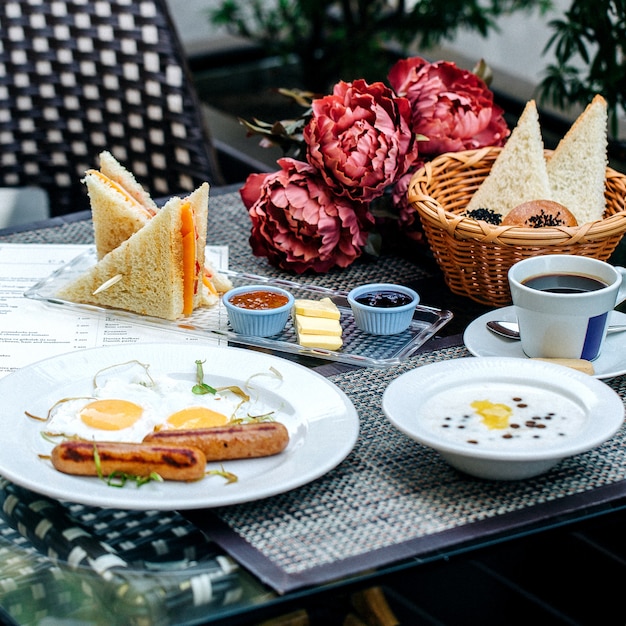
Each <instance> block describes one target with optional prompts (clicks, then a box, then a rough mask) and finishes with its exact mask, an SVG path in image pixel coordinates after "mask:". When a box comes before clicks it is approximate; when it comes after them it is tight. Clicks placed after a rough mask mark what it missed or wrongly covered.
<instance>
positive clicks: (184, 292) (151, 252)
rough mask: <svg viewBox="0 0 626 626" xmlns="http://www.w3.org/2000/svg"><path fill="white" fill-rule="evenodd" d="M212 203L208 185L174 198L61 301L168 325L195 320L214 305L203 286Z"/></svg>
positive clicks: (67, 288)
mask: <svg viewBox="0 0 626 626" xmlns="http://www.w3.org/2000/svg"><path fill="white" fill-rule="evenodd" d="M208 201H209V185H208V183H204V184H203V185H201V186H200V187H198V189H196V190H195V191H194V192H193V193H191V194H190V195H189V196H188V197H187V198H184V199H181V198H179V197H173V198H171V199H170V200H168V202H167V203H166V204H165V205H164V206H163V208H161V209H159V210H158V211H157V212H156V214H155V215H154V216H153V217H151V218H150V219H148V220H147V221H146V222H145V224H144V225H143V226H142V227H141V228H139V230H137V231H136V232H134V233H133V234H132V235H130V237H128V238H127V239H126V240H124V241H123V242H122V243H121V244H120V245H119V246H117V247H116V248H114V249H112V250H111V251H110V252H108V253H107V254H106V255H105V256H104V257H102V258H101V259H100V260H98V261H97V263H96V264H95V265H94V266H93V267H92V268H90V269H89V270H88V271H87V272H85V273H84V274H82V275H81V276H79V277H78V278H76V279H75V280H73V281H71V282H70V283H69V284H68V285H66V286H65V287H63V288H62V289H61V290H60V291H59V292H58V294H57V295H58V297H59V298H63V299H66V300H70V301H72V302H81V303H85V304H93V305H96V306H102V307H113V308H118V309H124V310H126V311H131V312H133V313H138V314H140V315H147V316H152V317H158V318H162V319H167V320H176V319H179V318H181V317H185V316H188V315H191V313H192V312H193V311H194V310H195V309H196V308H197V307H199V306H203V305H206V304H208V303H209V302H210V297H209V294H208V293H207V288H206V285H205V284H204V282H203V277H204V265H205V262H204V261H205V259H204V251H205V246H206V234H207V224H208ZM215 301H216V298H215Z"/></svg>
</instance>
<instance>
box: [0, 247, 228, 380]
mask: <svg viewBox="0 0 626 626" xmlns="http://www.w3.org/2000/svg"><path fill="white" fill-rule="evenodd" d="M88 247H89V246H86V245H72V244H58V245H57V244H11V243H7V244H0V377H3V376H5V375H6V374H9V373H10V372H12V371H14V370H16V369H18V368H20V367H24V366H25V365H29V364H30V363H35V362H36V361H40V360H42V359H46V358H49V357H53V356H56V355H58V354H63V353H65V352H71V351H72V350H83V349H85V348H96V347H100V346H107V345H113V344H118V343H138V342H143V343H146V342H163V343H166V342H175V343H180V342H181V341H184V342H194V341H199V339H198V338H197V337H188V336H186V335H182V334H179V333H171V332H167V331H164V330H159V329H158V328H150V327H147V326H142V325H140V324H135V323H133V322H130V321H128V320H120V319H116V318H115V317H113V316H111V317H109V316H104V315H97V314H90V313H86V312H84V311H78V310H72V311H71V312H68V311H67V310H61V309H55V308H54V307H52V306H46V305H45V304H44V303H43V302H38V301H34V300H30V299H28V298H25V297H24V295H23V294H24V292H25V291H26V290H27V289H28V288H29V287H31V286H32V285H34V284H35V283H36V282H37V281H39V280H41V279H42V278H45V277H46V276H49V275H50V274H51V273H52V272H53V271H54V270H56V269H57V268H59V267H61V266H63V265H65V264H66V263H68V262H69V261H71V260H72V259H73V258H75V257H76V256H78V255H79V254H81V253H82V252H84V251H85V250H86V249H87V248H88ZM207 258H208V259H209V260H210V261H211V263H212V265H213V266H214V267H216V268H218V269H227V267H228V247H227V246H207ZM202 341H203V342H204V343H206V342H207V341H210V342H211V343H213V342H214V343H215V344H218V343H219V340H218V339H215V340H212V339H206V338H204V339H202Z"/></svg>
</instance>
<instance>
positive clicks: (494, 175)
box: [466, 100, 550, 216]
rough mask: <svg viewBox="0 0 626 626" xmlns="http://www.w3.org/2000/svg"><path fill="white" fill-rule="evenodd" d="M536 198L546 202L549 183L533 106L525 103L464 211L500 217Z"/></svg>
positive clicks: (533, 103)
mask: <svg viewBox="0 0 626 626" xmlns="http://www.w3.org/2000/svg"><path fill="white" fill-rule="evenodd" d="M540 198H543V199H545V198H550V183H549V180H548V172H547V168H546V161H545V158H544V146H543V139H542V137H541V128H540V126H539V115H538V113H537V106H536V103H535V101H534V100H529V101H528V102H527V103H526V106H525V108H524V111H523V112H522V115H521V116H520V118H519V120H518V122H517V125H516V126H515V128H514V129H513V131H512V132H511V135H510V136H509V138H508V140H507V142H506V144H505V145H504V147H503V148H502V151H501V152H500V154H499V155H498V158H497V159H496V160H495V161H494V163H493V166H492V168H491V171H490V172H489V175H488V176H487V177H486V178H485V179H484V180H483V182H482V184H481V185H480V187H479V188H478V189H477V190H476V193H475V194H474V195H473V196H472V198H471V200H470V201H469V203H468V205H467V208H466V211H472V210H475V209H490V210H492V211H494V212H495V213H499V214H500V215H502V216H504V215H506V214H507V213H508V212H509V211H510V210H511V209H512V208H514V207H516V206H517V205H518V204H521V203H522V202H526V201H527V200H533V199H540Z"/></svg>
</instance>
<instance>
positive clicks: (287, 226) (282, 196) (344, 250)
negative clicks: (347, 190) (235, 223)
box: [240, 158, 373, 274]
mask: <svg viewBox="0 0 626 626" xmlns="http://www.w3.org/2000/svg"><path fill="white" fill-rule="evenodd" d="M278 164H279V165H280V167H281V169H280V170H278V171H277V172H272V173H270V174H251V175H250V176H248V179H247V180H246V183H245V185H244V186H243V187H242V188H241V190H240V194H241V197H242V199H243V202H244V204H245V206H246V208H247V209H248V213H249V215H250V219H251V220H252V231H251V235H250V245H251V246H252V252H253V253H254V254H255V255H256V256H265V257H267V259H268V260H269V262H270V263H271V264H272V265H275V266H276V267H279V268H281V269H284V270H291V271H294V272H296V273H298V274H302V273H303V272H305V271H307V270H312V271H314V272H318V273H323V272H327V271H329V270H330V269H331V268H333V267H347V266H348V265H350V264H351V263H353V262H354V260H355V259H356V258H358V257H359V256H360V255H361V253H362V249H363V246H364V245H365V243H366V241H367V236H368V233H367V230H368V228H369V226H370V225H371V224H373V217H372V216H371V214H370V213H369V211H368V210H367V207H366V206H365V205H364V204H361V203H356V202H353V201H351V200H349V199H346V198H337V197H335V196H333V195H332V194H331V193H330V192H329V191H328V189H327V188H326V185H325V184H324V181H323V180H322V179H321V178H320V176H319V174H318V172H317V170H316V169H315V168H314V167H312V166H311V165H309V164H308V163H304V162H302V161H296V160H295V159H291V158H283V159H279V160H278Z"/></svg>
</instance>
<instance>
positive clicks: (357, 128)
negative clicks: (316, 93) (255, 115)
mask: <svg viewBox="0 0 626 626" xmlns="http://www.w3.org/2000/svg"><path fill="white" fill-rule="evenodd" d="M304 140H305V142H306V143H307V146H308V150H307V160H308V162H309V163H310V164H311V165H312V166H314V167H315V168H316V169H317V170H318V171H319V173H320V175H321V177H322V178H323V180H324V182H325V183H326V184H327V185H328V187H330V188H331V189H332V190H333V192H334V193H335V194H336V195H338V196H343V197H346V198H349V199H351V200H354V201H358V202H369V201H371V200H373V199H374V198H377V197H379V196H381V195H382V194H383V193H384V191H385V188H386V187H387V186H388V185H390V184H392V183H393V182H394V181H395V180H396V179H397V178H398V177H399V176H402V175H403V174H404V173H405V172H406V171H407V170H408V169H409V167H410V166H411V164H412V163H413V161H415V159H416V158H417V151H418V142H417V140H416V138H415V135H414V134H413V133H412V132H411V107H410V105H409V102H408V101H407V100H406V99H405V98H398V97H396V95H395V94H394V93H393V91H392V90H391V89H389V87H387V86H385V85H384V84H383V83H380V82H377V83H373V84H371V85H370V84H368V83H367V82H366V81H365V80H363V79H358V80H355V81H354V82H352V83H346V82H343V81H341V82H339V83H337V84H336V85H335V87H334V89H333V93H332V95H329V96H324V97H323V98H319V99H317V100H314V101H313V107H312V117H311V119H310V121H309V122H308V124H307V125H306V126H305V129H304Z"/></svg>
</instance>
